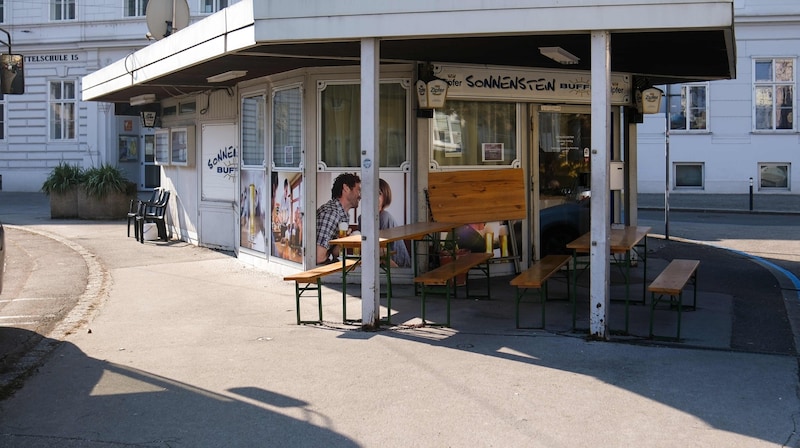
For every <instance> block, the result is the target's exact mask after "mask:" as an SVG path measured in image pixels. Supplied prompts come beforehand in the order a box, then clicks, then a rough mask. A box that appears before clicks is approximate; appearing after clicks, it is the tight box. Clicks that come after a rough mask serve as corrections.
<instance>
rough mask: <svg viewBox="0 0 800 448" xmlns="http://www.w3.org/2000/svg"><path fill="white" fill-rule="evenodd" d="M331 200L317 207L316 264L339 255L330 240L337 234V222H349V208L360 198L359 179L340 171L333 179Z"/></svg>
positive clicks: (355, 205) (353, 206) (337, 249)
mask: <svg viewBox="0 0 800 448" xmlns="http://www.w3.org/2000/svg"><path fill="white" fill-rule="evenodd" d="M331 197H332V198H331V200H330V201H328V202H326V203H324V204H322V206H320V208H318V209H317V264H323V263H327V262H329V261H332V260H335V259H336V258H337V257H338V256H339V248H338V247H331V245H330V240H332V239H334V238H336V237H338V236H339V223H340V222H348V223H349V222H350V215H348V212H349V211H350V209H352V208H355V207H357V206H358V202H359V201H360V200H361V179H360V178H359V177H358V176H357V175H355V174H352V173H342V174H340V175H339V176H337V177H336V180H334V181H333V188H331Z"/></svg>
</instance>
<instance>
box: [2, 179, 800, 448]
mask: <svg viewBox="0 0 800 448" xmlns="http://www.w3.org/2000/svg"><path fill="white" fill-rule="evenodd" d="M732 196H736V195H732ZM642 199H643V200H642V201H641V203H642V209H657V208H658V198H657V197H653V198H650V199H652V203H649V202H648V200H647V199H648V198H642ZM672 199H673V200H675V201H677V200H678V199H677V198H675V197H674V196H673V198H672ZM691 199H692V200H693V201H695V202H693V205H684V206H682V207H678V206H675V207H674V208H672V206H671V209H673V210H677V209H679V208H685V209H692V210H712V209H713V210H717V211H722V212H725V211H728V212H747V213H750V211H749V210H748V206H747V205H748V204H747V201H745V207H744V208H741V207H739V205H738V202H736V204H737V205H736V206H734V205H727V206H726V205H724V204H725V202H724V201H722V199H723V198H717V199H716V200H715V203H714V204H713V205H714V207H712V206H711V205H710V204H703V203H702V202H697V201H698V198H691ZM730 199H731V200H732V201H738V200H741V196H736V197H731V198H730ZM783 199H784V200H783V201H775V203H774V204H773V203H770V205H769V206H767V205H762V204H761V203H760V202H759V203H757V204H759V206H761V207H762V208H761V209H760V210H754V211H753V213H763V214H764V215H769V214H793V213H796V212H797V210H800V207H797V202H796V199H795V197H794V196H791V197H789V196H784V197H783ZM662 200H663V197H662ZM793 201H794V202H793ZM731 204H733V203H731ZM725 207H728V209H726V208H725ZM0 220H2V221H3V223H4V224H5V225H6V228H7V238H9V239H10V243H8V246H9V253H8V264H9V266H8V272H7V273H6V275H7V276H8V279H7V284H6V285H5V288H6V289H4V291H3V293H2V295H0V300H1V301H0V319H2V320H0V349H4V350H9V348H8V347H15V346H17V347H18V346H19V345H18V344H22V342H20V341H34V342H35V344H31V349H30V350H26V351H25V353H24V356H23V357H22V358H16V359H14V362H13V363H11V364H12V365H9V364H8V363H7V364H5V365H4V366H3V371H2V379H3V383H2V387H3V390H4V391H5V393H6V398H5V399H4V400H3V401H0V446H9V447H90V448H94V447H98V448H99V447H130V446H141V447H179V446H185V447H223V446H224V447H236V446H242V447H253V446H321V445H324V446H452V447H460V446H464V447H466V446H469V447H474V446H543V447H560V446H570V447H573V446H619V447H627V446H636V447H642V446H647V447H673V446H693V447H694V446H700V447H704V446H708V447H718V446H726V447H738V446H741V447H762V446H763V447H767V446H791V447H797V446H800V437H798V435H797V433H796V424H795V422H796V419H797V414H798V409H800V399H799V398H798V395H797V382H798V381H797V380H798V371H797V369H798V362H797V349H796V347H797V345H798V344H797V342H796V340H797V338H796V334H797V333H798V332H797V331H796V330H795V328H797V327H798V322H799V321H798V318H797V316H798V312H797V308H798V303H800V298H798V288H797V284H796V283H797V279H796V277H795V276H794V275H793V274H792V272H793V271H792V270H791V269H781V267H780V266H778V265H777V264H776V263H774V262H773V261H771V260H770V259H765V258H764V257H761V256H753V255H752V254H751V252H757V250H762V252H763V248H764V246H765V245H766V244H775V246H776V248H775V249H774V250H770V254H771V257H782V256H783V255H782V254H783V253H785V254H786V257H787V258H789V257H791V256H792V255H793V254H798V253H800V247H798V241H800V235H798V234H797V233H798V229H797V228H796V227H797V226H792V225H782V226H774V228H773V227H770V228H769V229H768V230H767V231H766V232H765V231H764V228H758V230H757V232H758V234H757V235H753V234H752V233H754V232H756V231H754V230H751V229H748V228H727V227H722V228H718V229H716V231H717V233H716V234H718V235H723V236H724V238H716V239H715V240H714V241H700V240H693V239H691V237H692V236H693V235H692V234H691V233H692V232H694V233H695V234H699V231H697V230H696V228H693V227H691V226H689V227H687V229H689V230H688V231H689V232H690V233H689V234H685V233H684V234H681V232H683V231H684V229H683V228H681V226H680V225H676V226H675V227H673V228H672V234H673V236H672V237H671V238H670V239H666V238H664V236H663V234H659V230H663V229H659V228H658V226H659V224H658V222H655V221H653V222H640V224H645V225H652V226H653V229H654V230H653V235H652V236H651V237H649V238H648V250H647V255H648V256H647V258H646V259H647V272H646V273H645V272H644V263H643V260H642V262H640V263H639V264H638V265H637V267H636V269H634V273H633V281H632V284H633V286H634V288H633V289H634V291H635V294H642V292H641V291H640V290H639V289H638V288H641V287H642V285H643V283H642V280H643V278H644V277H646V278H647V279H652V278H654V277H655V275H656V273H657V272H658V271H659V270H660V269H661V268H663V267H664V266H665V265H666V264H667V263H668V261H669V260H671V259H673V258H693V259H698V260H700V262H701V268H700V273H699V277H698V279H699V281H698V309H697V310H696V311H690V312H684V313H683V318H682V319H683V320H682V324H683V329H682V340H681V341H680V342H670V341H662V340H651V339H650V338H648V337H647V336H648V334H647V330H648V324H649V309H648V307H646V306H641V305H633V306H631V308H630V317H631V326H630V328H629V331H628V332H622V331H619V328H620V326H621V325H622V322H623V319H622V316H623V312H624V306H623V304H622V303H621V302H619V301H613V302H612V305H611V316H610V318H609V326H610V327H611V328H612V330H614V331H612V334H611V341H609V342H603V341H591V340H588V339H587V338H586V333H585V332H583V331H580V329H581V328H586V327H587V326H588V311H589V310H588V276H584V277H582V279H581V281H580V283H579V291H578V297H579V306H578V316H577V327H578V328H579V330H578V331H573V330H572V328H571V307H570V306H569V304H568V303H567V302H566V301H558V300H553V301H552V302H548V308H547V330H518V329H516V328H515V327H514V291H513V290H512V289H510V288H509V287H508V286H507V279H496V280H495V281H494V282H493V284H492V300H489V301H487V300H475V299H465V298H459V299H456V300H454V302H453V316H452V328H441V327H430V326H427V327H420V326H418V325H417V324H418V323H419V299H418V298H417V297H415V296H414V295H413V292H412V290H411V288H410V287H409V286H408V285H395V286H396V287H395V298H394V299H393V301H392V305H393V307H392V321H393V323H394V325H391V326H389V325H387V326H384V327H382V328H381V329H380V330H379V331H375V332H366V331H361V330H360V329H359V327H358V326H354V325H345V324H342V323H341V303H342V296H341V288H340V285H336V283H335V282H330V283H327V284H326V286H325V288H323V295H324V299H323V302H324V316H325V321H324V323H323V324H321V325H303V326H298V325H296V324H295V317H296V314H295V299H294V292H295V291H294V285H293V284H291V283H289V282H284V281H282V279H281V278H280V277H277V276H274V275H272V274H269V273H267V272H265V271H264V270H263V269H259V268H258V267H253V266H248V265H245V264H243V263H241V262H240V261H239V260H237V259H236V258H235V257H233V256H232V255H231V254H229V253H225V252H219V251H213V250H208V249H204V248H200V247H196V246H193V245H191V244H188V243H185V242H181V241H177V240H172V241H169V242H166V243H165V242H158V241H152V242H146V243H145V244H140V243H138V242H136V241H135V240H134V239H133V238H128V237H127V236H126V229H125V227H126V225H125V222H124V221H98V222H94V221H80V220H51V219H50V218H49V213H48V209H47V199H46V197H44V196H42V195H39V194H19V193H8V192H0ZM748 232H750V233H751V234H748ZM719 243H725V244H727V245H730V246H737V245H738V247H723V246H721V245H720V244H719ZM748 248H749V249H752V250H748ZM784 261H785V262H786V263H793V262H792V261H791V260H784ZM784 266H785V265H784ZM637 284H638V286H637ZM480 287H481V285H480V283H478V285H477V286H476V287H475V289H476V290H479V289H480ZM565 287H566V282H565V281H563V280H560V279H555V280H554V281H553V282H552V286H551V291H550V292H551V297H554V298H558V297H561V296H563V294H562V293H565V292H566V289H565ZM353 290H355V291H353ZM611 290H612V294H614V296H615V297H619V294H620V293H621V291H622V289H621V287H620V286H619V273H612V287H611ZM348 293H353V294H352V295H349V296H348V297H347V301H348V313H352V312H358V310H360V300H359V298H358V294H359V291H358V290H357V288H348ZM42 302H44V303H45V304H57V305H56V306H54V307H53V308H57V309H58V310H62V311H63V316H62V315H59V313H58V312H53V311H50V312H49V314H47V306H49V305H42ZM31 303H33V304H35V305H33V306H35V307H36V308H34V310H35V311H36V310H38V311H40V312H42V313H45V314H46V317H47V316H49V318H48V319H49V321H48V319H44V320H37V319H36V318H34V317H32V316H34V315H36V313H35V312H30V313H28V314H23V313H19V312H16V311H14V310H13V309H10V308H9V307H12V306H14V307H16V306H24V304H31ZM69 304H74V305H73V306H70V305H69ZM523 305H526V307H523V312H524V319H535V318H536V317H538V316H539V310H540V308H538V306H539V305H538V304H535V303H526V304H523ZM42 306H44V308H41V307H42ZM29 309H30V308H29ZM302 310H303V311H304V312H308V313H313V312H314V311H315V310H314V306H313V305H312V304H308V303H305V304H304V306H303V307H302ZM442 312H443V301H442V300H439V301H436V300H434V301H433V303H432V304H431V309H430V310H429V313H430V314H431V315H432V316H442V314H441V313H442ZM26 313H27V311H26ZM437 313H438V314H437ZM675 314H676V313H674V312H671V311H670V310H661V311H659V312H658V314H657V317H658V320H657V327H656V329H657V330H658V331H659V332H661V333H664V334H670V332H671V331H674V328H675V326H674V325H675V323H676V322H675ZM23 315H28V317H27V320H26V321H25V322H22V321H17V320H14V319H11V318H9V317H13V318H17V317H19V316H23ZM32 321H36V323H34V324H31V323H26V322H32ZM9 340H13V341H15V343H14V344H10V345H8V344H7V345H4V343H5V342H4V341H6V342H7V341H9ZM6 353H7V352H4V359H9V358H8V356H7V355H6Z"/></svg>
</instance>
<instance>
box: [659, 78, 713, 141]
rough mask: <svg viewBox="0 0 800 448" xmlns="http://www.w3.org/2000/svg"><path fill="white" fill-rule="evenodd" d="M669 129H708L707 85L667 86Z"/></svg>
mask: <svg viewBox="0 0 800 448" xmlns="http://www.w3.org/2000/svg"><path fill="white" fill-rule="evenodd" d="M667 104H668V107H669V115H670V126H669V128H670V129H671V130H683V131H685V130H690V131H706V130H708V85H707V84H685V85H669V86H667Z"/></svg>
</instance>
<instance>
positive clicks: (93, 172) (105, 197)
mask: <svg viewBox="0 0 800 448" xmlns="http://www.w3.org/2000/svg"><path fill="white" fill-rule="evenodd" d="M135 197H136V184H135V183H133V182H130V181H129V180H128V179H127V178H126V177H125V174H124V173H123V172H122V171H121V170H120V169H119V168H117V167H116V166H113V165H108V164H104V165H101V166H99V167H92V168H89V169H87V170H86V171H84V173H83V179H82V182H81V188H80V189H79V191H78V217H79V218H81V219H122V218H125V216H126V215H127V213H128V209H129V206H130V201H131V199H133V198H135Z"/></svg>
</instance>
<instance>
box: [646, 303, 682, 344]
mask: <svg viewBox="0 0 800 448" xmlns="http://www.w3.org/2000/svg"><path fill="white" fill-rule="evenodd" d="M666 297H669V304H670V307H672V306H673V305H677V307H678V329H677V334H676V336H675V341H676V342H680V340H681V317H682V314H683V291H681V292H680V293H679V294H678V295H677V296H673V295H665V294H659V295H658V296H656V293H651V297H650V339H654V338H656V337H658V336H657V335H655V334H653V321H654V320H655V311H656V305H658V302H660V301H661V300H663V299H664V298H666ZM676 297H677V301H676Z"/></svg>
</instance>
